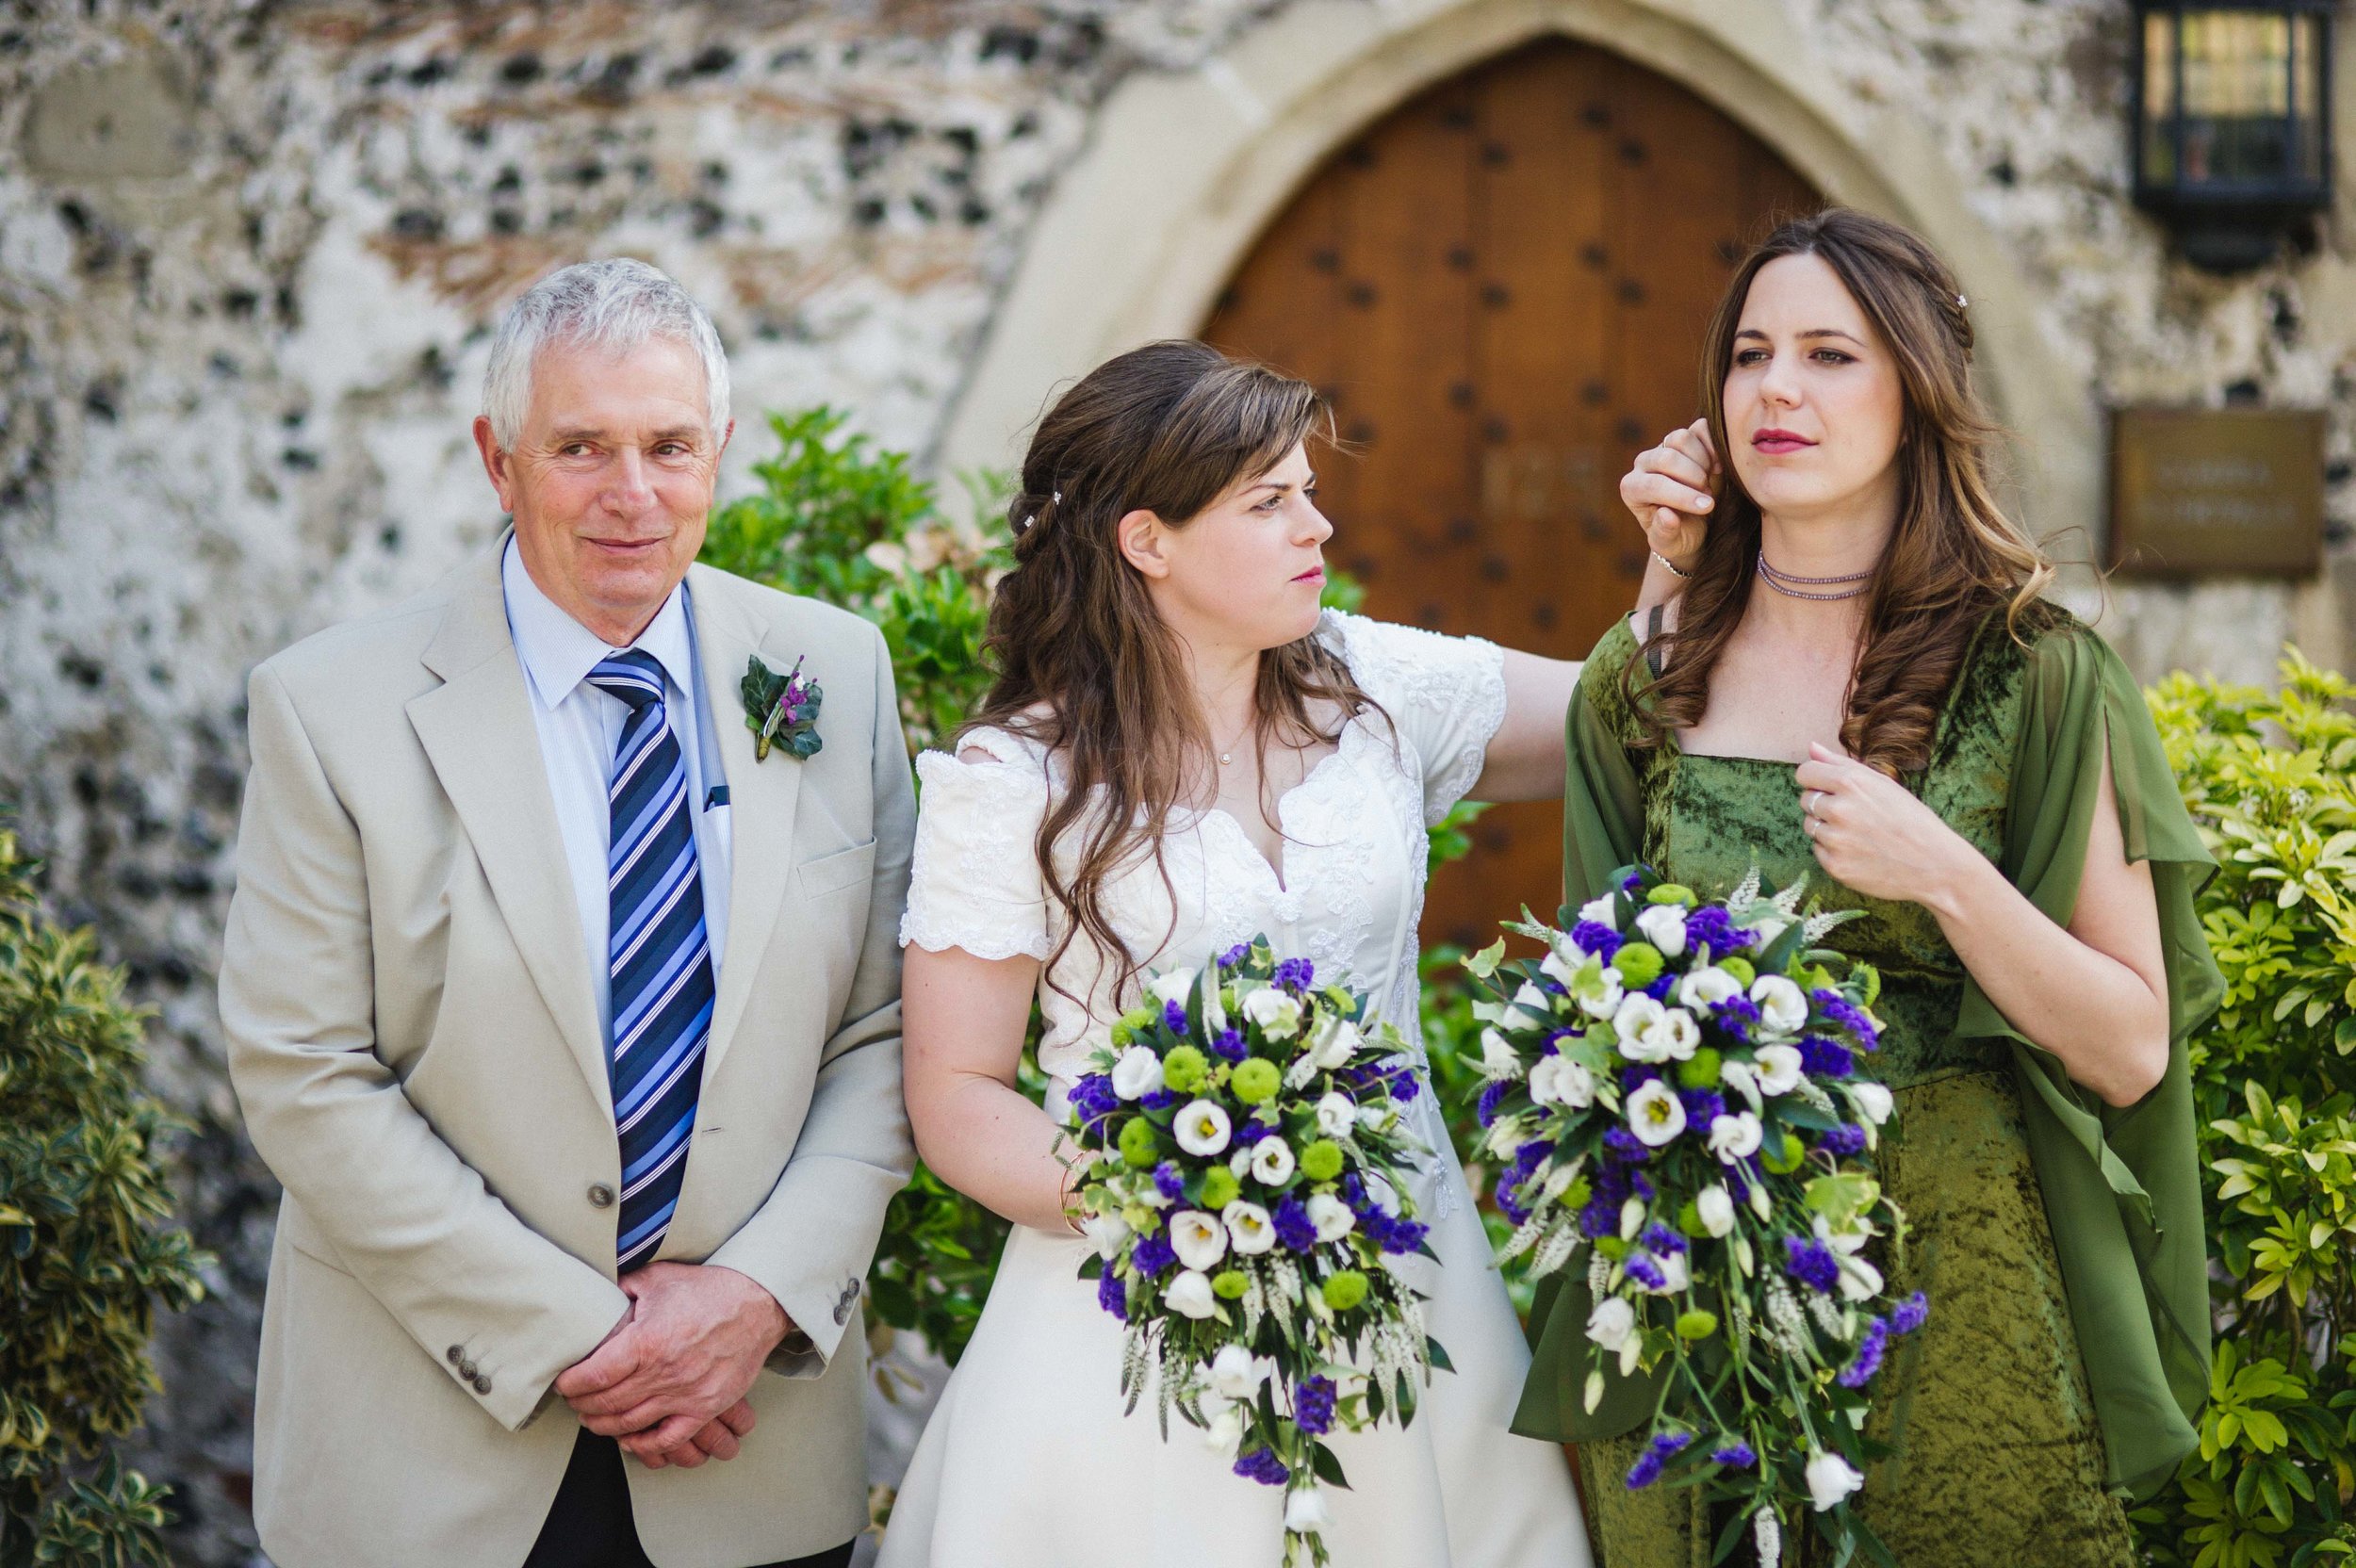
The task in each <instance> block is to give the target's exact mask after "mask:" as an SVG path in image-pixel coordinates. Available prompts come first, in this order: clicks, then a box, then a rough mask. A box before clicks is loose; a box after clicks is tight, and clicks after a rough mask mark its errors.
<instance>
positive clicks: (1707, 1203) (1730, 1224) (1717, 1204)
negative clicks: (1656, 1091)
mask: <svg viewBox="0 0 2356 1568" xmlns="http://www.w3.org/2000/svg"><path fill="white" fill-rule="evenodd" d="M1718 1120H1719V1121H1723V1120H1725V1118H1724V1117H1720V1118H1719V1119H1718ZM1717 1124H1718V1123H1717V1122H1716V1121H1713V1122H1711V1123H1710V1126H1711V1127H1713V1128H1715V1127H1716V1126H1717ZM1693 1207H1694V1209H1695V1211H1696V1212H1697V1213H1699V1214H1700V1215H1701V1217H1702V1229H1703V1230H1705V1231H1708V1232H1709V1233H1710V1234H1711V1235H1712V1236H1714V1237H1716V1238H1718V1239H1720V1240H1724V1239H1725V1238H1726V1234H1727V1233H1729V1232H1731V1231H1732V1230H1733V1229H1734V1200H1733V1198H1732V1197H1730V1196H1729V1195H1728V1194H1727V1192H1726V1187H1725V1185H1724V1184H1721V1183H1717V1182H1712V1183H1710V1185H1708V1186H1706V1187H1704V1188H1702V1190H1701V1191H1699V1192H1697V1193H1695V1194H1694V1195H1693Z"/></svg>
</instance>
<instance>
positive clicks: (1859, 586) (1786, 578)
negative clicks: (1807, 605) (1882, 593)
mask: <svg viewBox="0 0 2356 1568" xmlns="http://www.w3.org/2000/svg"><path fill="white" fill-rule="evenodd" d="M1871 577H1873V573H1872V572H1870V571H1864V572H1854V573H1851V574H1850V575H1849V576H1847V577H1793V576H1792V574H1791V573H1789V572H1779V571H1777V570H1775V568H1774V567H1773V566H1770V565H1769V564H1767V552H1766V551H1765V550H1761V551H1759V580H1760V581H1761V582H1764V583H1765V584H1767V586H1768V587H1770V588H1773V589H1774V590H1775V592H1776V593H1778V594H1781V595H1783V596H1786V597H1787V598H1795V599H1817V600H1820V601H1830V600H1834V599H1853V598H1855V597H1857V596H1858V595H1859V594H1862V593H1863V592H1865V588H1866V582H1867V580H1868V579H1870V578H1871ZM1852 583H1854V584H1855V586H1854V587H1851V586H1848V585H1849V584H1852ZM1811 588H1839V589H1841V592H1840V593H1837V594H1813V593H1810V592H1808V590H1809V589H1811Z"/></svg>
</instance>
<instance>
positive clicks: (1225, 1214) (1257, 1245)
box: [1219, 1198, 1276, 1257]
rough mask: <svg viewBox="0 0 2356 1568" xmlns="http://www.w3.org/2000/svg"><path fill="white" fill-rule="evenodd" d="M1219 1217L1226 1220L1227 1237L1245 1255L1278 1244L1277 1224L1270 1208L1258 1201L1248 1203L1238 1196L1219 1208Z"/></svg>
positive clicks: (1249, 1255) (1263, 1250)
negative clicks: (1271, 1215)
mask: <svg viewBox="0 0 2356 1568" xmlns="http://www.w3.org/2000/svg"><path fill="white" fill-rule="evenodd" d="M1219 1218H1220V1219H1222V1220H1224V1221H1226V1224H1227V1239H1228V1240H1229V1241H1232V1242H1234V1243H1235V1250H1236V1251H1238V1252H1240V1253H1242V1254H1243V1255H1244V1256H1245V1257H1251V1256H1252V1255H1253V1254H1255V1253H1259V1252H1265V1251H1267V1250H1268V1249H1269V1248H1271V1247H1273V1246H1275V1245H1276V1225H1275V1223H1274V1222H1273V1221H1272V1220H1270V1219H1269V1218H1268V1210H1266V1209H1264V1208H1262V1207H1260V1205H1259V1204H1257V1203H1247V1202H1245V1201H1243V1200H1242V1199H1240V1198H1238V1199H1236V1200H1235V1201H1234V1202H1232V1203H1230V1204H1228V1205H1227V1206H1226V1207H1225V1208H1223V1209H1221V1210H1219Z"/></svg>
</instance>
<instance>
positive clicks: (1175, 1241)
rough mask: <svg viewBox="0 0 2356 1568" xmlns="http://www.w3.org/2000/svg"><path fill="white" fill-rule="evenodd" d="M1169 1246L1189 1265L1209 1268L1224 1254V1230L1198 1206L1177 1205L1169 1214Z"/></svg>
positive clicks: (1182, 1261) (1225, 1236)
mask: <svg viewBox="0 0 2356 1568" xmlns="http://www.w3.org/2000/svg"><path fill="white" fill-rule="evenodd" d="M1170 1250H1172V1251H1174V1252H1176V1253H1177V1254H1178V1261H1179V1262H1180V1263H1182V1264H1185V1265H1186V1266H1187V1267H1188V1268H1208V1267H1210V1266H1212V1265H1213V1264H1215V1263H1217V1262H1219V1259H1221V1258H1223V1257H1225V1256H1226V1255H1227V1231H1226V1228H1225V1227H1223V1226H1222V1225H1220V1224H1219V1221H1218V1220H1216V1219H1214V1218H1212V1217H1210V1216H1209V1215H1207V1214H1204V1213H1203V1211H1202V1210H1200V1209H1180V1210H1179V1211H1178V1212H1177V1213H1176V1214H1174V1215H1171V1216H1170Z"/></svg>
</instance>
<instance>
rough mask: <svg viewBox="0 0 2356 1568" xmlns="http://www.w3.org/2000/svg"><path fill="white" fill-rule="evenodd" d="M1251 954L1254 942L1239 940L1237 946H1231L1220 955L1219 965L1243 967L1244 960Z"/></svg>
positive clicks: (1228, 967) (1220, 966)
mask: <svg viewBox="0 0 2356 1568" xmlns="http://www.w3.org/2000/svg"><path fill="white" fill-rule="evenodd" d="M1251 956H1252V944H1251V943H1250V942H1237V943H1236V944H1235V946H1233V947H1231V948H1229V949H1228V950H1227V951H1226V952H1224V953H1222V954H1220V955H1219V968H1221V969H1236V968H1239V967H1241V966H1242V964H1243V961H1244V960H1245V959H1246V958H1249V957H1251Z"/></svg>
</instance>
